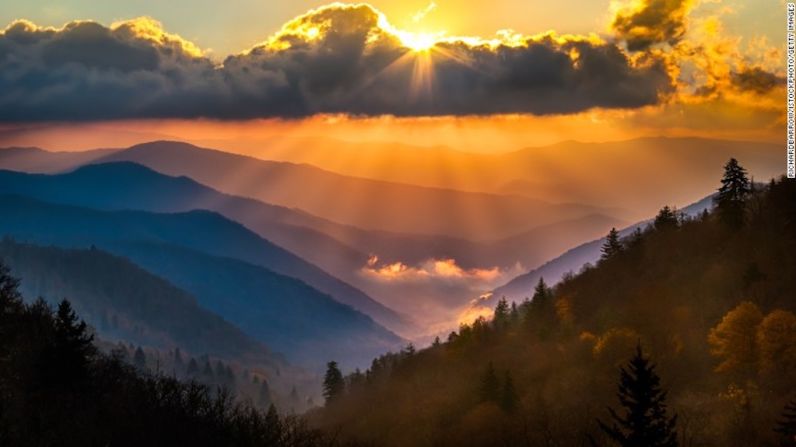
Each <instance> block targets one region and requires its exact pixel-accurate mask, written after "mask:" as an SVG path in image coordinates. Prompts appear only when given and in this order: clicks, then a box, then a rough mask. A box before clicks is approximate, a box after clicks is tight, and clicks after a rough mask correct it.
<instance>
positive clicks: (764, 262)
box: [308, 160, 796, 446]
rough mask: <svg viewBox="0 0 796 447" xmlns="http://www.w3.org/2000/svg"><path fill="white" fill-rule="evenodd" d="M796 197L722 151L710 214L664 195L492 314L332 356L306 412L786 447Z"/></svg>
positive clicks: (366, 422)
mask: <svg viewBox="0 0 796 447" xmlns="http://www.w3.org/2000/svg"><path fill="white" fill-rule="evenodd" d="M795 199H796V183H794V182H793V181H788V180H786V179H784V178H783V179H781V180H779V181H772V182H771V183H770V184H767V185H757V184H752V183H751V182H750V181H749V180H748V179H747V177H746V175H745V172H744V170H743V168H741V167H740V166H739V165H738V164H737V162H735V161H734V160H731V161H730V162H729V163H728V164H727V166H726V167H725V175H724V178H723V179H722V186H721V188H720V190H719V193H718V195H717V199H716V206H715V208H714V209H713V211H712V212H709V213H708V212H705V213H704V214H702V215H701V216H699V217H697V218H686V217H684V216H683V215H682V214H681V213H679V212H678V211H677V210H676V209H674V208H670V207H664V208H663V209H662V210H661V211H660V213H659V215H658V216H657V217H656V219H655V221H654V223H653V224H651V225H650V226H649V227H648V228H647V229H646V230H644V231H638V232H636V233H634V234H632V235H631V236H629V237H626V238H624V239H621V238H620V237H619V236H618V234H617V233H616V231H612V232H611V233H610V234H609V235H608V237H607V238H606V242H605V245H604V246H603V256H602V259H601V260H600V261H599V263H598V264H597V265H594V266H590V265H587V266H585V267H584V268H583V270H582V271H581V272H579V273H577V274H570V275H567V276H566V278H565V279H564V280H563V281H562V282H561V283H559V284H558V285H557V286H555V287H553V288H551V287H549V286H548V285H546V284H545V283H544V281H543V280H540V281H539V283H538V285H537V286H536V288H535V290H533V291H529V295H530V296H529V299H527V300H525V301H524V302H520V303H509V302H507V301H506V300H500V301H499V302H498V304H497V307H496V308H495V312H494V317H493V318H492V319H491V320H489V321H488V320H485V319H479V320H476V321H475V322H474V323H473V324H470V325H463V326H461V327H460V329H459V330H458V331H456V332H452V333H451V334H450V335H449V336H448V337H447V340H444V341H440V340H437V341H435V343H434V344H433V345H432V346H431V347H430V348H427V349H423V350H419V351H416V350H415V349H414V348H413V347H412V346H409V347H407V348H406V349H404V350H403V351H402V352H399V353H392V354H387V355H384V356H381V357H379V358H377V359H375V360H374V361H373V364H372V366H371V367H370V368H369V369H368V370H367V371H365V372H360V371H354V372H353V373H350V374H348V375H347V376H345V377H343V376H342V374H341V373H340V372H339V369H338V368H337V366H336V365H334V364H331V365H330V368H329V372H328V373H327V377H326V379H327V380H326V382H325V386H326V388H325V391H326V396H327V402H326V406H325V408H323V409H317V410H314V411H312V412H310V413H309V414H308V417H309V418H310V420H311V421H312V423H313V424H314V425H315V426H318V427H323V428H325V429H327V430H337V431H340V432H341V433H342V434H343V435H344V436H347V437H350V438H351V439H356V440H359V441H363V442H368V443H372V444H374V445H380V446H424V445H425V446H448V445H450V446H460V445H483V446H492V445H505V446H514V445H528V446H581V445H583V446H586V445H622V446H670V445H680V446H713V445H716V446H758V445H796V437H794V436H795V435H796V414H794V409H795V406H794V405H795V404H794V403H793V401H792V400H793V399H794V398H796V315H794V311H796V300H794V291H793V284H792V281H793V278H796V200H795ZM631 358H632V361H631ZM620 369H621V375H620ZM617 382H619V387H617ZM629 392H630V393H631V395H628V394H627V393H629ZM633 392H635V393H641V395H640V396H639V395H636V396H634V395H632V393H633ZM617 395H618V396H617ZM617 397H618V398H617ZM639 402H641V403H642V404H643V403H645V402H646V403H647V404H649V407H648V408H641V409H639V408H638V407H639V405H641V404H639ZM789 402H791V403H790V406H788V404H789ZM653 404H655V405H653ZM641 407H643V405H641ZM786 407H787V408H786ZM609 408H610V409H611V410H610V411H609V410H608V409H609ZM625 410H626V411H625ZM634 418H635V419H634ZM639 418H640V419H639ZM645 418H648V419H650V420H647V421H644V419H645ZM645 424H646V425H645ZM645 426H646V427H647V428H651V429H652V432H654V433H657V435H655V436H653V437H652V438H649V437H645V436H647V434H649V433H647V434H645V433H646V432H644V430H643V428H644V427H645ZM628 427H630V428H628ZM634 431H635V432H636V433H634ZM636 435H638V436H640V437H634V436H636ZM639 439H640V440H639Z"/></svg>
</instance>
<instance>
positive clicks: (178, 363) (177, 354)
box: [174, 348, 182, 369]
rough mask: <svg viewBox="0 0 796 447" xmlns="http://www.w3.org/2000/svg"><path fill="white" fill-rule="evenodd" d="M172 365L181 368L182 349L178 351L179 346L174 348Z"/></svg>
mask: <svg viewBox="0 0 796 447" xmlns="http://www.w3.org/2000/svg"><path fill="white" fill-rule="evenodd" d="M174 365H175V367H176V368H180V369H182V351H180V348H175V349H174Z"/></svg>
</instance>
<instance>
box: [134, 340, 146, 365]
mask: <svg viewBox="0 0 796 447" xmlns="http://www.w3.org/2000/svg"><path fill="white" fill-rule="evenodd" d="M133 365H135V367H136V368H138V369H139V370H140V371H144V370H145V369H146V354H144V350H143V349H141V347H140V346H139V347H137V348H136V349H135V354H133Z"/></svg>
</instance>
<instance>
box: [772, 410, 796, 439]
mask: <svg viewBox="0 0 796 447" xmlns="http://www.w3.org/2000/svg"><path fill="white" fill-rule="evenodd" d="M774 431H775V432H776V433H777V434H779V436H780V441H779V445H781V446H782V447H796V400H792V401H790V402H788V403H787V405H785V409H784V411H783V412H782V416H781V419H780V420H778V421H777V426H776V428H774Z"/></svg>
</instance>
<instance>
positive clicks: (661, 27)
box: [612, 0, 694, 51]
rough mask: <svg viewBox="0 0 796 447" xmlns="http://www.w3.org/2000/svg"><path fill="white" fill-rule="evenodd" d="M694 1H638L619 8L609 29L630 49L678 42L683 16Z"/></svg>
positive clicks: (684, 17)
mask: <svg viewBox="0 0 796 447" xmlns="http://www.w3.org/2000/svg"><path fill="white" fill-rule="evenodd" d="M693 5H694V0H639V1H637V2H636V3H635V4H633V5H632V6H630V7H628V8H625V9H624V10H621V11H619V12H618V13H617V14H616V16H615V17H614V22H613V24H612V28H613V30H614V32H615V33H616V34H617V37H619V38H620V39H621V40H624V41H625V42H626V43H627V47H628V49H629V50H630V51H641V50H646V49H647V48H649V47H650V46H652V45H655V44H659V43H668V44H670V45H674V44H676V43H677V42H679V41H680V40H681V39H682V38H683V35H684V34H685V32H686V19H687V16H688V13H689V11H690V10H691V8H692V7H693Z"/></svg>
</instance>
